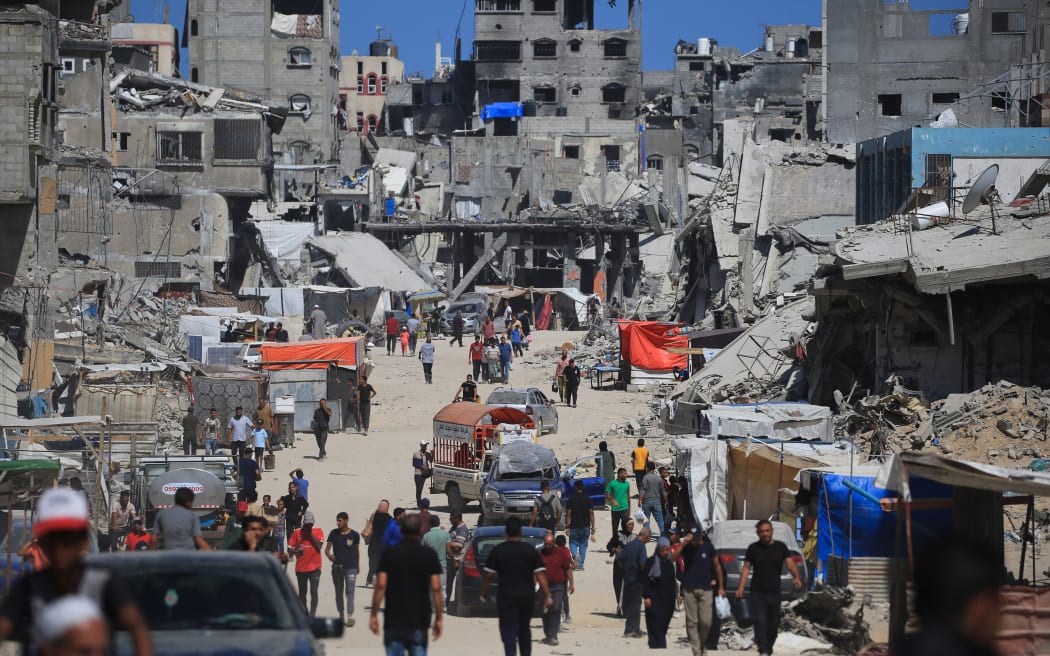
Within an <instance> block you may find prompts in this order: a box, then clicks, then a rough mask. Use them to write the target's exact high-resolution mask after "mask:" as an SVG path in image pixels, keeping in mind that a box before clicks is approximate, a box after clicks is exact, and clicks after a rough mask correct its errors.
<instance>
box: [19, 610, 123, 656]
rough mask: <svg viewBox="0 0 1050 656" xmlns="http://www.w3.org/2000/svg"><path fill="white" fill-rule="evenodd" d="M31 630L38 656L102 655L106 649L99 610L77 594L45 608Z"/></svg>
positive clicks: (106, 633) (106, 632) (106, 635)
mask: <svg viewBox="0 0 1050 656" xmlns="http://www.w3.org/2000/svg"><path fill="white" fill-rule="evenodd" d="M33 628H34V630H35V632H36V635H37V639H38V640H39V643H40V644H39V646H40V654H41V656H64V655H65V654H77V655H78V656H102V655H103V654H105V653H106V651H107V649H108V648H109V627H108V626H107V625H106V620H105V618H104V617H102V611H101V610H100V609H99V607H98V604H96V603H95V602H94V601H92V600H91V599H89V598H87V597H84V596H81V595H69V596H68V597H60V598H59V599H57V600H55V601H53V602H51V603H50V604H48V605H47V606H45V607H44V608H43V610H42V611H41V613H40V616H39V617H37V618H36V625H35V626H34V627H33Z"/></svg>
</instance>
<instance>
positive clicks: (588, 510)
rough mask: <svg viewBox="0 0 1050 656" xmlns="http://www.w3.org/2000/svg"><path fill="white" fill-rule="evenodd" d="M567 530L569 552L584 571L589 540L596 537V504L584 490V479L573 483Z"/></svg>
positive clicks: (577, 565)
mask: <svg viewBox="0 0 1050 656" xmlns="http://www.w3.org/2000/svg"><path fill="white" fill-rule="evenodd" d="M565 511H566V513H567V515H566V519H565V532H566V533H568V534H569V552H570V553H571V554H572V559H573V561H574V562H575V563H576V569H578V570H580V571H581V572H582V571H583V561H585V560H587V541H588V540H593V539H594V530H595V529H594V504H592V503H591V498H590V497H589V496H587V495H586V494H585V493H584V491H583V481H576V482H575V483H573V484H572V496H571V497H569V501H568V502H567V503H566V504H565Z"/></svg>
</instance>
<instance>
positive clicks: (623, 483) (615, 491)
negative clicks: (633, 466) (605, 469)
mask: <svg viewBox="0 0 1050 656" xmlns="http://www.w3.org/2000/svg"><path fill="white" fill-rule="evenodd" d="M605 501H606V503H608V504H609V510H610V511H611V514H612V540H609V542H610V543H612V541H613V540H615V539H616V538H617V535H618V531H619V530H620V528H621V527H622V526H623V525H624V522H626V521H627V520H628V519H630V518H631V484H630V483H628V482H627V470H626V469H624V468H623V467H620V468H619V469H618V470H616V478H615V479H614V480H611V481H609V483H608V484H607V485H606V486H605Z"/></svg>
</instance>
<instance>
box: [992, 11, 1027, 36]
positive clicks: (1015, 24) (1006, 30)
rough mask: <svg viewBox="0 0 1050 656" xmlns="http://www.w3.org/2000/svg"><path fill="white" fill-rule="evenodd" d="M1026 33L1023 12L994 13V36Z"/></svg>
mask: <svg viewBox="0 0 1050 656" xmlns="http://www.w3.org/2000/svg"><path fill="white" fill-rule="evenodd" d="M1013 32H1024V12H1023V11H993V12H992V34H1011V33H1013Z"/></svg>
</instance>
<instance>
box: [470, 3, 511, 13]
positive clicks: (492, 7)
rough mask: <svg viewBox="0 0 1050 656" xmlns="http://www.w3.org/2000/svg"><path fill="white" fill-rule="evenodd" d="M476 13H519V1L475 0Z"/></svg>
mask: <svg viewBox="0 0 1050 656" xmlns="http://www.w3.org/2000/svg"><path fill="white" fill-rule="evenodd" d="M475 8H476V9H477V11H478V12H486V11H521V0H477V3H476V4H475Z"/></svg>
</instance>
